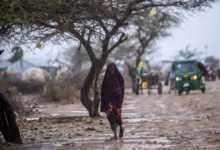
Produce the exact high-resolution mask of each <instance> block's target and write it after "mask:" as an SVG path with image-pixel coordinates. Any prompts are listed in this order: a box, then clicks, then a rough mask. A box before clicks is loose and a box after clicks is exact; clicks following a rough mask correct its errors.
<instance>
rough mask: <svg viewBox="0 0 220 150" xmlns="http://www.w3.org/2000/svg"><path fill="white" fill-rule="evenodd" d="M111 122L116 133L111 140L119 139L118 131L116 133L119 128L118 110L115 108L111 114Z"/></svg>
mask: <svg viewBox="0 0 220 150" xmlns="http://www.w3.org/2000/svg"><path fill="white" fill-rule="evenodd" d="M109 123H110V126H111V129H112V131H113V133H114V136H113V137H111V138H110V139H111V140H114V139H117V138H118V137H117V133H116V129H117V118H116V112H115V110H112V111H111V114H110V116H109Z"/></svg>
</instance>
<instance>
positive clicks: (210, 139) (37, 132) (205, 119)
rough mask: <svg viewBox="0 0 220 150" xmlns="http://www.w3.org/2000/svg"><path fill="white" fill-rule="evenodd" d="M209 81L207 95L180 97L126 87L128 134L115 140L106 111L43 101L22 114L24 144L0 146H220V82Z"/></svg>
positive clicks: (93, 149) (123, 149)
mask: <svg viewBox="0 0 220 150" xmlns="http://www.w3.org/2000/svg"><path fill="white" fill-rule="evenodd" d="M206 85H207V90H206V93H205V94H203V93H202V92H201V91H199V90H198V91H191V92H190V93H189V94H188V95H186V94H185V93H183V94H182V95H181V96H179V95H178V94H177V93H174V92H172V93H171V94H168V87H165V86H163V94H162V95H158V93H157V91H156V90H155V91H154V90H152V94H151V95H148V94H147V92H148V91H147V90H146V91H144V93H143V94H140V95H138V96H137V95H135V94H133V93H132V92H131V90H130V89H127V90H126V93H125V99H124V104H123V108H122V119H123V124H124V128H125V133H124V137H123V138H122V139H118V140H112V141H111V140H109V139H110V137H111V136H112V135H113V133H112V131H111V130H110V126H109V123H108V121H107V119H106V116H105V114H103V113H101V116H100V117H97V118H89V117H88V113H87V111H86V110H85V108H84V107H83V106H82V105H81V104H80V103H74V104H57V103H56V104H40V103H39V104H37V106H35V109H37V111H36V113H35V114H33V115H30V116H28V117H25V118H24V117H22V116H19V118H18V124H19V127H20V131H21V135H22V138H23V141H24V144H23V145H13V144H12V143H4V142H3V143H2V144H1V147H0V149H6V150H15V149H18V150H20V149H27V150H35V149H36V150H46V149H48V150H49V149H53V150H70V149H71V150H72V149H79V150H97V149H100V150H103V149H106V150H142V149H147V150H148V149H149V150H154V149H156V150H161V149H168V150H200V149H202V150H203V149H204V150H219V149H220V81H216V82H207V83H206ZM118 131H119V129H118ZM118 133H119V132H118ZM1 141H3V140H2V139H1Z"/></svg>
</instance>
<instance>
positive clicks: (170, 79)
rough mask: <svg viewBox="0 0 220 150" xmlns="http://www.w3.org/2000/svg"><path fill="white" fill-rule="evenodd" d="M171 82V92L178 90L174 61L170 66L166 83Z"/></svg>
mask: <svg viewBox="0 0 220 150" xmlns="http://www.w3.org/2000/svg"><path fill="white" fill-rule="evenodd" d="M169 82H170V89H169V94H170V93H171V91H175V92H176V75H175V65H174V63H173V64H172V65H171V66H170V67H169V70H168V74H167V78H166V81H165V85H168V84H169Z"/></svg>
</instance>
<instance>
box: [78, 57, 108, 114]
mask: <svg viewBox="0 0 220 150" xmlns="http://www.w3.org/2000/svg"><path fill="white" fill-rule="evenodd" d="M106 59H107V57H102V58H101V59H99V60H97V61H96V62H95V64H92V66H91V68H90V71H89V73H88V75H87V77H86V79H85V81H84V84H83V87H82V89H81V102H82V104H83V105H84V106H85V107H86V109H87V110H88V112H89V116H90V117H95V116H99V113H98V110H99V104H100V98H99V94H100V93H99V92H98V90H97V84H98V77H99V74H100V72H101V70H102V68H103V66H104V64H105V61H106ZM93 81H94V99H93V100H91V99H90V98H89V91H90V88H91V86H92V83H93Z"/></svg>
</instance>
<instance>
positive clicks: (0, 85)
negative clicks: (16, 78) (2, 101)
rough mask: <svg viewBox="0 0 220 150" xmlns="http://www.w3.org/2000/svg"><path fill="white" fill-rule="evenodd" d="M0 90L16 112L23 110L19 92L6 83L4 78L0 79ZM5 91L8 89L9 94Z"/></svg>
mask: <svg viewBox="0 0 220 150" xmlns="http://www.w3.org/2000/svg"><path fill="white" fill-rule="evenodd" d="M0 91H1V92H2V94H4V95H5V97H6V98H8V100H9V101H10V103H11V105H12V108H13V110H14V111H16V112H17V113H22V112H24V105H23V102H22V101H21V94H19V93H18V91H17V89H16V88H15V87H13V86H10V85H9V84H7V81H6V80H2V79H0ZM6 91H9V92H10V94H9V93H8V92H6Z"/></svg>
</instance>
